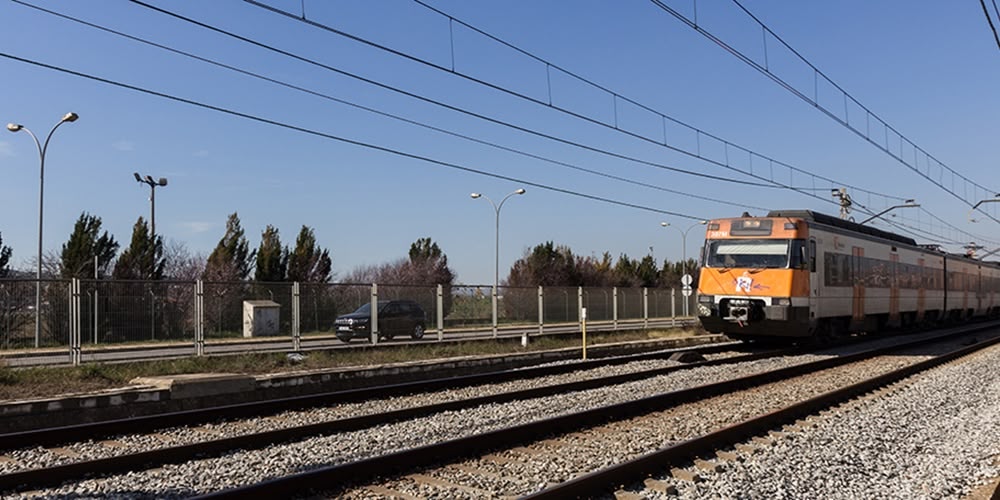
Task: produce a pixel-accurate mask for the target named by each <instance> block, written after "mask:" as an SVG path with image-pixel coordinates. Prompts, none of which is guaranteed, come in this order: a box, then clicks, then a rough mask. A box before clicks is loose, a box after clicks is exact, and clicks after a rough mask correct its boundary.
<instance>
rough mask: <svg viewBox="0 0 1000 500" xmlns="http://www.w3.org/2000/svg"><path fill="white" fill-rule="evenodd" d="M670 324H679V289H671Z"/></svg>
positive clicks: (674, 325)
mask: <svg viewBox="0 0 1000 500" xmlns="http://www.w3.org/2000/svg"><path fill="white" fill-rule="evenodd" d="M670 326H672V327H676V326H677V289H676V288H671V289H670Z"/></svg>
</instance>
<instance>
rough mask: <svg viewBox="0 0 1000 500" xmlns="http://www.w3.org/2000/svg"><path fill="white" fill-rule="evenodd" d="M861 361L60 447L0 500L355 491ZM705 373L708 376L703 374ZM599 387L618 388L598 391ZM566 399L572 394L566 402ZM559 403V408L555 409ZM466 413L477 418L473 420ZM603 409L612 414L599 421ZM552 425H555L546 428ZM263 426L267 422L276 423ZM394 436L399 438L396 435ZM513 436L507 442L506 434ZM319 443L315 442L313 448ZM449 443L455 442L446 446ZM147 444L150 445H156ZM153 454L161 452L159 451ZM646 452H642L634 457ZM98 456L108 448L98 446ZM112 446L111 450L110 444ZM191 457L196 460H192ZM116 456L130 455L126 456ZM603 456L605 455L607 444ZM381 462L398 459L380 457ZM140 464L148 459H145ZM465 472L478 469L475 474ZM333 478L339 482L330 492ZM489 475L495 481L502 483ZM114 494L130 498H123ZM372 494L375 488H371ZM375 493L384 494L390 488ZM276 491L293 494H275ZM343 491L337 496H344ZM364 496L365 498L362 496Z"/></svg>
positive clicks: (671, 372)
mask: <svg viewBox="0 0 1000 500" xmlns="http://www.w3.org/2000/svg"><path fill="white" fill-rule="evenodd" d="M882 342H887V340H885V339H883V340H882ZM854 349H855V350H860V349H861V348H860V347H859V346H855V347H854ZM786 354H787V353H786ZM772 355H773V353H772ZM810 356H812V357H814V358H822V359H819V361H817V362H814V363H813V364H811V365H810V364H809V363H806V364H803V363H804V360H805V359H806V358H809V357H810ZM864 356H866V355H864V354H853V355H841V356H836V357H834V356H831V355H826V356H820V355H808V354H805V355H800V356H781V357H779V358H772V359H763V360H762V359H759V358H764V357H766V356H765V355H764V354H761V353H757V354H753V355H751V357H757V358H758V359H757V360H756V361H747V360H742V361H738V363H739V364H728V365H725V366H723V363H737V361H730V360H716V361H711V362H709V363H714V364H717V365H718V366H708V365H707V364H706V365H702V366H699V367H697V368H692V367H691V365H688V366H684V367H682V368H687V369H686V370H684V372H689V373H693V372H699V371H701V372H705V373H701V374H698V375H697V376H695V377H691V378H689V379H688V380H686V381H670V380H669V379H670V378H671V377H675V378H676V377H677V376H678V374H679V373H682V372H681V371H680V370H679V369H673V368H669V367H663V368H657V369H654V370H653V371H649V370H647V372H648V373H644V374H642V375H633V374H628V375H625V378H621V377H622V376H623V375H616V376H615V377H616V379H614V382H600V383H599V382H596V381H595V380H583V381H574V382H568V383H565V384H562V387H554V388H551V389H545V388H540V387H535V388H531V389H526V391H528V392H523V393H521V394H516V395H515V394H514V393H511V391H506V393H498V394H494V395H490V396H480V398H497V397H499V399H496V400H493V401H490V400H489V399H480V400H479V401H475V400H473V401H465V402H462V401H452V402H450V403H445V404H446V405H449V404H450V405H454V406H452V407H437V408H423V409H421V408H412V407H407V403H405V402H403V407H404V408H403V409H402V410H400V411H401V412H402V413H398V414H391V413H388V414H387V413H378V414H374V415H368V416H362V417H355V420H354V423H353V424H350V423H348V421H347V420H341V421H336V420H334V421H332V422H327V423H326V424H328V425H327V426H326V427H323V425H326V424H309V425H306V426H298V427H293V428H294V429H297V430H295V431H290V430H289V429H288V428H281V429H277V430H274V431H269V432H271V434H267V433H261V432H250V433H247V434H245V435H242V436H236V437H227V438H222V439H210V440H204V439H200V440H198V442H197V443H194V444H184V445H178V446H168V447H165V448H164V449H165V450H168V451H163V450H152V451H148V452H140V453H120V454H117V455H115V457H113V458H103V459H96V460H86V459H80V457H82V456H83V455H84V454H80V453H78V452H74V451H72V447H67V448H69V450H70V452H69V453H66V454H67V455H69V454H73V453H76V454H77V455H80V457H77V458H76V459H67V460H62V462H64V463H62V465H59V464H58V463H57V464H53V465H50V466H45V467H44V468H38V467H36V468H29V469H27V470H20V471H18V472H10V473H8V474H5V475H3V476H0V490H4V491H21V492H22V493H23V494H26V495H28V496H30V493H26V492H25V491H24V488H39V487H41V486H43V485H53V484H56V483H58V482H61V481H67V480H77V481H79V478H80V477H81V476H82V474H85V473H89V474H95V473H96V474H115V473H116V472H120V471H124V470H131V469H139V468H143V467H149V466H157V468H154V469H150V470H146V471H144V472H136V473H135V474H131V475H129V476H127V479H122V478H121V477H117V476H113V475H112V476H108V477H103V478H98V479H89V480H84V481H79V482H77V483H72V484H67V485H63V486H61V487H57V488H56V489H54V490H41V491H38V492H37V493H38V494H40V495H60V494H67V493H69V492H73V493H79V492H91V494H93V493H92V492H100V493H101V494H106V493H109V492H113V494H129V495H136V496H156V497H162V496H189V495H194V494H199V493H210V492H213V491H216V492H217V494H220V495H223V496H226V495H233V496H235V495H243V494H247V493H248V492H252V493H266V494H274V493H278V492H281V494H286V493H288V492H289V491H298V492H301V491H303V490H302V488H310V487H313V488H316V487H319V488H320V489H325V488H329V487H330V485H331V484H339V483H338V482H337V481H343V479H344V478H352V480H363V479H364V478H365V477H366V475H371V474H389V473H393V471H399V470H402V471H405V470H406V468H407V467H409V468H413V467H423V466H427V464H429V463H434V460H439V459H440V457H449V458H452V457H455V456H466V455H468V454H469V453H473V454H474V453H476V450H479V449H487V450H491V449H502V448H503V447H504V446H505V445H507V444H508V443H509V442H523V441H525V440H529V441H530V439H531V438H530V437H525V436H524V435H522V434H519V433H524V432H527V433H528V434H531V433H536V434H539V435H540V438H541V439H546V438H547V437H548V436H549V434H552V433H553V432H555V431H558V430H567V431H568V432H578V430H582V429H585V428H587V427H588V426H590V427H593V426H599V425H601V424H603V423H605V422H606V421H607V420H608V419H609V418H629V414H630V413H635V412H638V413H643V412H645V413H649V412H650V411H657V409H658V408H659V407H660V406H663V405H666V406H667V407H671V406H673V405H677V404H682V403H684V402H685V401H688V402H690V401H695V400H698V399H702V398H704V397H706V396H710V395H712V394H713V391H715V392H718V391H722V389H721V388H716V389H706V387H709V386H705V385H704V384H705V383H706V382H712V384H710V385H715V386H719V387H721V385H720V384H729V383H733V382H718V380H720V378H725V377H723V374H724V372H731V373H730V374H729V375H730V376H732V375H733V374H747V373H755V375H747V376H744V377H742V378H741V380H742V381H741V382H735V383H736V384H737V385H740V384H747V383H750V382H748V381H747V380H755V382H752V384H762V383H769V382H774V381H777V380H781V377H784V376H789V375H790V374H791V373H792V372H791V371H789V370H792V371H795V370H801V369H802V368H801V366H812V368H810V369H811V370H823V369H828V368H829V367H830V366H832V364H836V363H839V361H838V360H843V359H854V358H859V359H860V358H862V357H864ZM792 358H795V359H792ZM762 363H763V364H767V363H770V364H778V365H786V367H785V368H783V369H782V370H779V371H765V370H768V369H769V368H765V367H763V365H762ZM815 363H819V364H815ZM827 365H830V366H827ZM789 366H800V368H789ZM712 370H715V372H714V373H712ZM630 377H634V378H631V380H633V381H631V382H629V381H628V380H629V379H630ZM650 377H654V378H650ZM605 383H614V384H618V385H615V386H611V387H604V388H596V387H600V386H602V385H604V384H605ZM573 384H583V385H573ZM671 385H675V386H677V387H684V386H687V387H691V386H692V385H701V386H702V387H701V388H699V389H698V390H696V391H692V390H690V389H687V390H686V393H687V395H684V393H685V390H684V389H679V390H675V391H673V392H670V393H668V394H666V395H662V394H661V395H659V396H654V395H647V394H644V393H643V392H642V391H646V393H650V392H653V393H655V392H662V391H663V390H664V388H669V387H670V386H671ZM588 387H591V388H588ZM567 391H574V392H569V393H568V394H567ZM595 391H596V392H595ZM723 392H724V391H723ZM695 393H699V394H697V395H696V394H695ZM554 395H560V396H554ZM718 395H721V393H719V394H718ZM616 397H617V398H618V400H619V401H620V402H618V403H617V404H611V405H609V404H606V403H609V402H613V400H614V398H616ZM528 398H533V399H528ZM558 398H561V399H563V400H566V401H562V402H554V401H555V400H556V399H558ZM396 399H400V398H396ZM505 401H507V402H505ZM512 401H516V402H517V404H518V405H521V406H520V407H518V408H513V407H512V405H513V403H510V402H512ZM561 405H562V406H561ZM580 405H583V406H587V405H589V406H590V407H591V408H590V409H588V410H585V411H583V412H577V413H573V411H571V410H569V409H570V408H574V407H576V406H580ZM473 406H475V408H472V407H473ZM608 408H617V409H613V410H608ZM477 412H478V413H483V412H486V413H492V414H493V417H491V418H487V419H485V420H483V419H480V418H479V417H477V415H476V413H477ZM553 414H554V415H557V416H551V415H553ZM269 420H274V417H271V418H270V419H269ZM512 420H518V421H521V422H524V421H528V423H522V424H521V425H515V426H513V427H510V426H509V425H505V424H510V422H511V421H512ZM228 427H234V426H233V425H229V424H225V425H222V426H220V427H219V428H213V427H205V428H200V430H192V431H190V433H193V434H199V433H203V434H211V433H214V432H221V431H222V429H225V428H228ZM394 427H398V428H399V429H395V430H394V429H393V428H394ZM506 427H510V428H509V429H508V428H506ZM483 429H487V432H485V433H483V432H481V431H482V430H483ZM510 429H515V430H513V431H512V430H510ZM518 429H519V430H518ZM526 429H533V430H526ZM574 429H576V430H574ZM512 432H513V434H511V433H512ZM296 433H298V434H296ZM331 433H332V434H331ZM394 433H395V434H394ZM317 435H321V436H324V437H320V438H315V436H317ZM458 435H461V436H464V437H459V438H455V436H458ZM650 435H654V434H652V433H651V434H650ZM202 438H203V436H202ZM152 439H154V440H155V439H159V438H157V437H155V436H153V437H152ZM294 440H299V441H294ZM289 441H293V442H289ZM279 442H280V443H284V444H281V445H274V443H279ZM435 442H436V443H438V444H433V445H424V446H421V444H422V443H423V444H425V443H435ZM613 442H628V440H622V439H621V438H620V436H619V437H618V438H616V439H614V440H613ZM206 443H208V444H206ZM160 444H161V446H162V443H160ZM647 445H648V443H646V444H643V445H642V446H647ZM101 446H102V447H105V448H106V447H107V445H106V444H102V445H101ZM111 446H112V447H114V446H116V445H114V444H111ZM199 446H201V447H202V448H198V447H199ZM213 446H214V447H215V448H214V449H213V448H212V447H213ZM125 447H126V448H127V446H125ZM265 447H266V448H265ZM241 448H242V449H245V450H253V449H259V450H260V453H256V454H255V452H252V451H233V450H236V449H241ZM608 448H610V444H609V445H608ZM640 448H641V447H640ZM169 450H172V451H169ZM388 450H393V451H396V452H395V453H389V452H388ZM398 450H404V451H398ZM563 451H564V452H565V451H566V450H563ZM29 453H30V452H29ZM142 453H148V455H143V454H142ZM170 453H173V456H170ZM223 453H225V455H224V456H222V457H220V458H217V459H208V458H206V459H202V460H195V461H190V460H189V459H190V457H191V456H192V455H219V454H223ZM550 455H551V452H550ZM307 456H309V457H312V458H311V459H308V460H306V462H310V463H299V459H305V458H306V457H307ZM542 456H543V457H544V456H545V455H544V454H543V455H542ZM8 457H9V460H10V459H12V460H14V461H18V462H20V461H21V457H19V456H18V455H17V454H13V455H11V454H8ZM414 457H418V458H414ZM549 458H550V457H549ZM182 461H183V463H180V464H179V465H176V466H173V465H163V464H171V463H174V462H182ZM386 461H387V462H386ZM65 462H68V463H65ZM141 464H147V465H141ZM2 465H4V464H0V466H2ZM7 465H9V462H8V464H7ZM604 465H608V464H604ZM468 467H472V468H473V469H474V468H475V467H474V466H468ZM305 469H313V470H311V471H310V472H303V473H300V474H298V475H295V476H291V477H290V478H287V479H274V480H272V481H270V482H266V483H262V484H257V485H254V486H246V484H248V483H253V482H255V481H257V480H260V479H261V474H264V475H267V476H272V477H273V476H281V475H284V474H289V473H290V472H294V471H298V470H305ZM195 471H200V472H195ZM226 471H229V473H226ZM331 474H332V475H333V477H336V478H337V479H334V480H333V482H332V483H331V480H330V477H331V476H330V475H331ZM497 474H498V475H499V473H497ZM209 476H211V477H209ZM217 476H222V477H217ZM539 481H540V482H539V484H533V485H531V486H532V487H531V488H528V489H525V490H523V491H521V492H520V493H517V494H526V493H530V492H532V491H536V490H538V489H539V488H540V487H541V486H543V485H545V484H547V483H548V482H550V481H551V480H544V481H542V480H539ZM123 483H124V484H127V485H130V486H128V487H127V486H125V485H123ZM209 483H211V484H209ZM439 483H440V484H449V481H448V480H447V479H440V480H439ZM136 484H140V485H141V487H139V488H138V489H137V490H136V491H133V490H130V489H128V488H129V487H135V486H134V485H136ZM457 484H461V483H457ZM469 484H474V483H469ZM317 485H322V486H317ZM234 486H240V487H243V488H253V490H241V489H234V490H228V491H222V492H218V490H223V489H224V488H232V487H234ZM373 487H376V488H377V487H378V486H373ZM381 487H382V488H389V489H390V490H391V488H390V487H388V486H381ZM123 488H124V489H123ZM282 488H290V489H284V490H282ZM344 491H346V490H344ZM344 491H341V493H338V494H342V493H344ZM362 491H369V490H364V489H362ZM498 491H500V490H498ZM467 493H468V491H467ZM460 496H469V495H468V494H466V495H460Z"/></svg>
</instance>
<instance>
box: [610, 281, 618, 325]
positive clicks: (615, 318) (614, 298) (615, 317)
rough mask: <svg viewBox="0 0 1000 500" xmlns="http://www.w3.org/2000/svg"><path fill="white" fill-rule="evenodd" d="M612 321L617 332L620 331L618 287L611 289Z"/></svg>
mask: <svg viewBox="0 0 1000 500" xmlns="http://www.w3.org/2000/svg"><path fill="white" fill-rule="evenodd" d="M611 297H612V300H611V319H612V320H613V322H614V325H615V330H617V329H618V287H614V288H612V289H611Z"/></svg>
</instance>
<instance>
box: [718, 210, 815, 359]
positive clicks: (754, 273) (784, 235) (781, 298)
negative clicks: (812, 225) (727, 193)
mask: <svg viewBox="0 0 1000 500" xmlns="http://www.w3.org/2000/svg"><path fill="white" fill-rule="evenodd" d="M808 231H809V228H808V224H807V223H806V221H805V220H802V219H796V218H788V217H749V216H744V217H741V218H736V219H719V220H712V221H710V222H709V223H708V225H707V228H706V235H705V247H704V249H703V250H702V269H701V272H700V273H699V278H698V318H699V319H700V320H701V323H702V326H704V328H705V330H707V331H710V332H714V333H725V334H726V335H727V336H729V337H731V338H736V339H743V340H747V339H754V338H769V337H804V336H808V335H809V334H810V329H809V324H810V321H809V320H810V318H809V269H810V261H809V255H808V252H809V249H808V246H807V241H808V237H809V235H808Z"/></svg>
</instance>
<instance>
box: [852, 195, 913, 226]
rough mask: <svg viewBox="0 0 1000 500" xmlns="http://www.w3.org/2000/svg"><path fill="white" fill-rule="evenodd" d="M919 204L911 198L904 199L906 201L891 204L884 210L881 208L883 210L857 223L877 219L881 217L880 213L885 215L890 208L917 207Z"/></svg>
mask: <svg viewBox="0 0 1000 500" xmlns="http://www.w3.org/2000/svg"><path fill="white" fill-rule="evenodd" d="M919 206H920V205H919V204H917V203H914V202H913V200H906V201H904V202H903V204H902V205H893V206H891V207H889V208H887V209H885V210H883V211H881V212H879V213H877V214H875V215H873V216H871V217H869V218H867V219H865V220H863V221H861V222H859V224H867V223H868V222H869V221H872V220H874V219H877V218H879V217H881V216H882V215H885V214H886V213H888V212H890V211H892V210H895V209H897V208H917V207H919Z"/></svg>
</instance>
